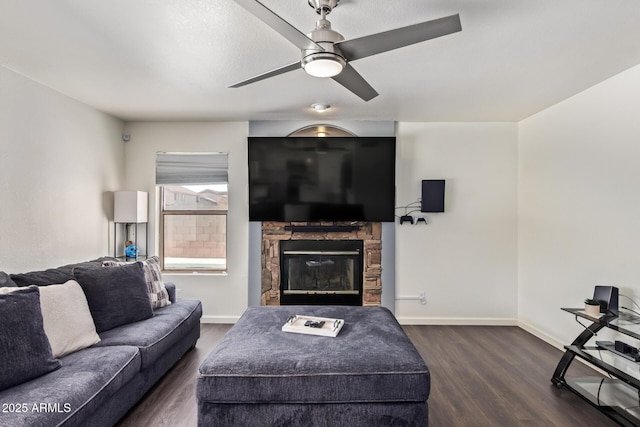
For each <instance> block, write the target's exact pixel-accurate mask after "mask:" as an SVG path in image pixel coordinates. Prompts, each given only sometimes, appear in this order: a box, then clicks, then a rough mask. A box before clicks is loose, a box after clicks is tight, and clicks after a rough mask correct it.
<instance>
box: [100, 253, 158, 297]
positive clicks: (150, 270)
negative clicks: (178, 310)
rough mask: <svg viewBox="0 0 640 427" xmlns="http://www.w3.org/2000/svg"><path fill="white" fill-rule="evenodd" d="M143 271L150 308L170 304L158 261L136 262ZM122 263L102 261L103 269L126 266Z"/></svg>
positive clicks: (152, 259)
mask: <svg viewBox="0 0 640 427" xmlns="http://www.w3.org/2000/svg"><path fill="white" fill-rule="evenodd" d="M138 262H139V263H141V264H142V267H143V269H144V279H145V281H146V282H147V290H148V292H149V297H150V298H151V307H153V308H161V307H165V306H167V305H169V304H171V301H170V300H169V294H168V293H167V288H166V287H165V285H164V282H163V281H162V270H161V269H160V259H159V258H158V257H157V256H152V257H150V258H147V259H145V260H144V261H138ZM126 264H127V263H126V262H124V261H104V262H103V263H102V266H103V267H113V266H121V265H126Z"/></svg>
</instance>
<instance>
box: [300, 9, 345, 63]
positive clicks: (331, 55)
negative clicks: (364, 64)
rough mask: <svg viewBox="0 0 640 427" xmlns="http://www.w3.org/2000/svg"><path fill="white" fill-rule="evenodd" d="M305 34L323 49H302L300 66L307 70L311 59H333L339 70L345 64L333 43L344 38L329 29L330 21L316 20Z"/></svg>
mask: <svg viewBox="0 0 640 427" xmlns="http://www.w3.org/2000/svg"><path fill="white" fill-rule="evenodd" d="M307 36H308V37H309V38H310V39H311V40H313V41H314V42H316V44H318V45H319V46H320V47H322V48H323V49H324V50H318V49H303V50H302V61H301V63H302V68H304V69H305V70H306V71H307V72H308V69H307V65H308V64H310V63H311V62H313V61H333V62H335V63H337V64H339V65H340V71H341V70H342V68H344V67H345V65H347V61H346V59H345V57H344V55H343V54H342V52H341V51H340V49H339V48H338V47H337V46H335V44H334V43H337V42H341V41H343V40H344V37H343V36H342V34H340V33H338V32H337V31H333V30H332V29H331V22H329V21H328V20H326V19H324V18H323V19H320V20H318V21H317V22H316V28H315V30H313V31H312V32H310V33H309V34H307Z"/></svg>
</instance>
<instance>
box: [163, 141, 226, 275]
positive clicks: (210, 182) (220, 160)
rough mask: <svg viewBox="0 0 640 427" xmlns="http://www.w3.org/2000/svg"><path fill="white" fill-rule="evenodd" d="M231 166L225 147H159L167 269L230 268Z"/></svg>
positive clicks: (207, 269) (165, 267) (189, 270)
mask: <svg viewBox="0 0 640 427" xmlns="http://www.w3.org/2000/svg"><path fill="white" fill-rule="evenodd" d="M227 169H228V167H227V155H226V154H224V153H158V155H157V158H156V184H158V185H159V187H160V248H161V262H162V268H163V270H165V271H188V272H192V271H208V272H212V271H215V272H223V271H226V270H227V209H228V191H227V176H228V174H227Z"/></svg>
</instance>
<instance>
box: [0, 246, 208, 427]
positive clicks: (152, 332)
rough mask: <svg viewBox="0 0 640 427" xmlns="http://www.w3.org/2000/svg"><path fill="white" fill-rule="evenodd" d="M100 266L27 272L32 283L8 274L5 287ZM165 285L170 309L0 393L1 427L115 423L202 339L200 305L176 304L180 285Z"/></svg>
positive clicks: (1, 279)
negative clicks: (75, 269)
mask: <svg viewBox="0 0 640 427" xmlns="http://www.w3.org/2000/svg"><path fill="white" fill-rule="evenodd" d="M101 261H102V259H101V260H95V261H92V262H89V263H80V264H75V265H70V266H64V267H60V268H59V269H52V270H47V271H46V272H37V273H29V274H32V276H30V277H31V279H29V278H27V279H26V281H25V280H22V279H25V277H22V276H21V275H7V274H4V273H3V274H0V286H4V287H8V286H16V282H15V281H13V280H12V277H13V278H16V279H21V280H22V283H17V285H19V286H24V285H25V284H26V283H28V282H30V281H32V282H36V283H33V284H35V285H39V286H42V285H45V284H46V282H49V283H61V281H64V280H65V279H67V278H68V277H70V276H71V275H72V274H73V268H74V267H76V266H87V265H90V266H93V267H97V268H100V267H99V265H100V264H101ZM39 278H42V279H43V280H42V283H37V282H38V280H37V279H39ZM165 286H166V290H167V292H168V296H169V300H170V301H171V304H170V305H167V306H165V307H162V308H156V309H153V315H152V317H149V318H146V319H144V320H139V321H135V322H131V323H127V324H123V325H120V326H117V327H114V328H111V329H108V330H105V331H99V330H98V331H97V332H98V334H99V337H100V342H99V343H97V344H94V345H92V346H90V347H88V348H83V349H81V350H78V351H74V352H72V353H70V354H67V355H64V356H63V357H60V358H59V364H60V367H59V368H57V369H55V370H52V371H50V372H48V373H46V374H44V375H42V376H38V377H36V378H34V379H31V380H28V381H25V382H23V383H21V384H16V385H13V386H11V387H9V388H6V389H4V390H0V425H2V426H5V425H6V426H12V427H18V426H29V427H34V426H43V427H45V426H46V427H49V426H65V427H70V426H94V427H95V426H112V425H114V424H115V423H116V422H117V421H118V420H119V419H120V418H122V416H123V415H125V414H126V413H127V411H129V409H131V408H132V407H133V406H134V405H135V404H136V403H137V402H138V401H139V400H140V398H142V397H143V396H144V394H145V393H146V392H147V391H148V390H149V389H150V388H151V387H152V386H153V385H154V384H155V383H156V382H157V381H158V380H159V379H160V378H162V376H163V375H164V374H165V373H166V372H167V371H168V370H169V369H170V368H171V367H172V366H173V365H174V364H175V363H176V362H177V361H179V360H180V359H181V358H182V356H183V355H184V354H185V353H186V352H187V351H189V350H190V349H191V348H193V347H194V346H195V344H196V342H197V340H198V338H199V337H200V318H201V316H202V306H201V303H200V301H197V300H177V299H176V292H175V285H173V284H172V283H166V284H165ZM38 289H41V288H38ZM94 304H95V302H94ZM0 326H1V325H0ZM16 339H18V337H16ZM5 351H10V350H5ZM5 356H6V354H5ZM9 356H10V353H9Z"/></svg>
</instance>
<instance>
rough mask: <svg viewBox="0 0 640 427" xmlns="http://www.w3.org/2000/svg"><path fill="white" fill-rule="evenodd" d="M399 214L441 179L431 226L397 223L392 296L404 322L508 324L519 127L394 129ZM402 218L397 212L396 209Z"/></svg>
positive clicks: (512, 319) (512, 315)
mask: <svg viewBox="0 0 640 427" xmlns="http://www.w3.org/2000/svg"><path fill="white" fill-rule="evenodd" d="M397 141H398V150H397V157H398V160H397V166H396V167H397V173H396V191H397V197H396V199H397V202H396V204H397V205H398V206H402V205H406V204H408V203H410V202H413V201H415V200H417V199H418V198H419V197H420V191H421V190H420V189H421V181H422V180H423V179H445V180H446V190H445V212H444V213H432V214H427V216H428V220H429V224H428V225H424V224H422V223H421V224H416V225H411V224H408V223H404V224H402V225H400V224H399V223H396V295H398V296H400V297H402V296H415V295H417V294H418V293H419V292H420V291H424V292H425V294H426V300H427V304H426V305H421V304H420V303H419V302H417V301H405V300H400V301H397V303H396V316H397V317H398V318H399V320H400V321H401V322H402V323H417V324H430V323H444V324H456V323H472V324H515V323H516V321H517V320H516V319H517V309H516V307H517V252H516V249H517V183H516V180H517V169H516V167H517V125H516V124H514V123H400V124H399V126H398V138H397ZM396 213H397V214H398V215H401V214H402V213H403V210H401V209H400V210H397V211H396Z"/></svg>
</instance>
